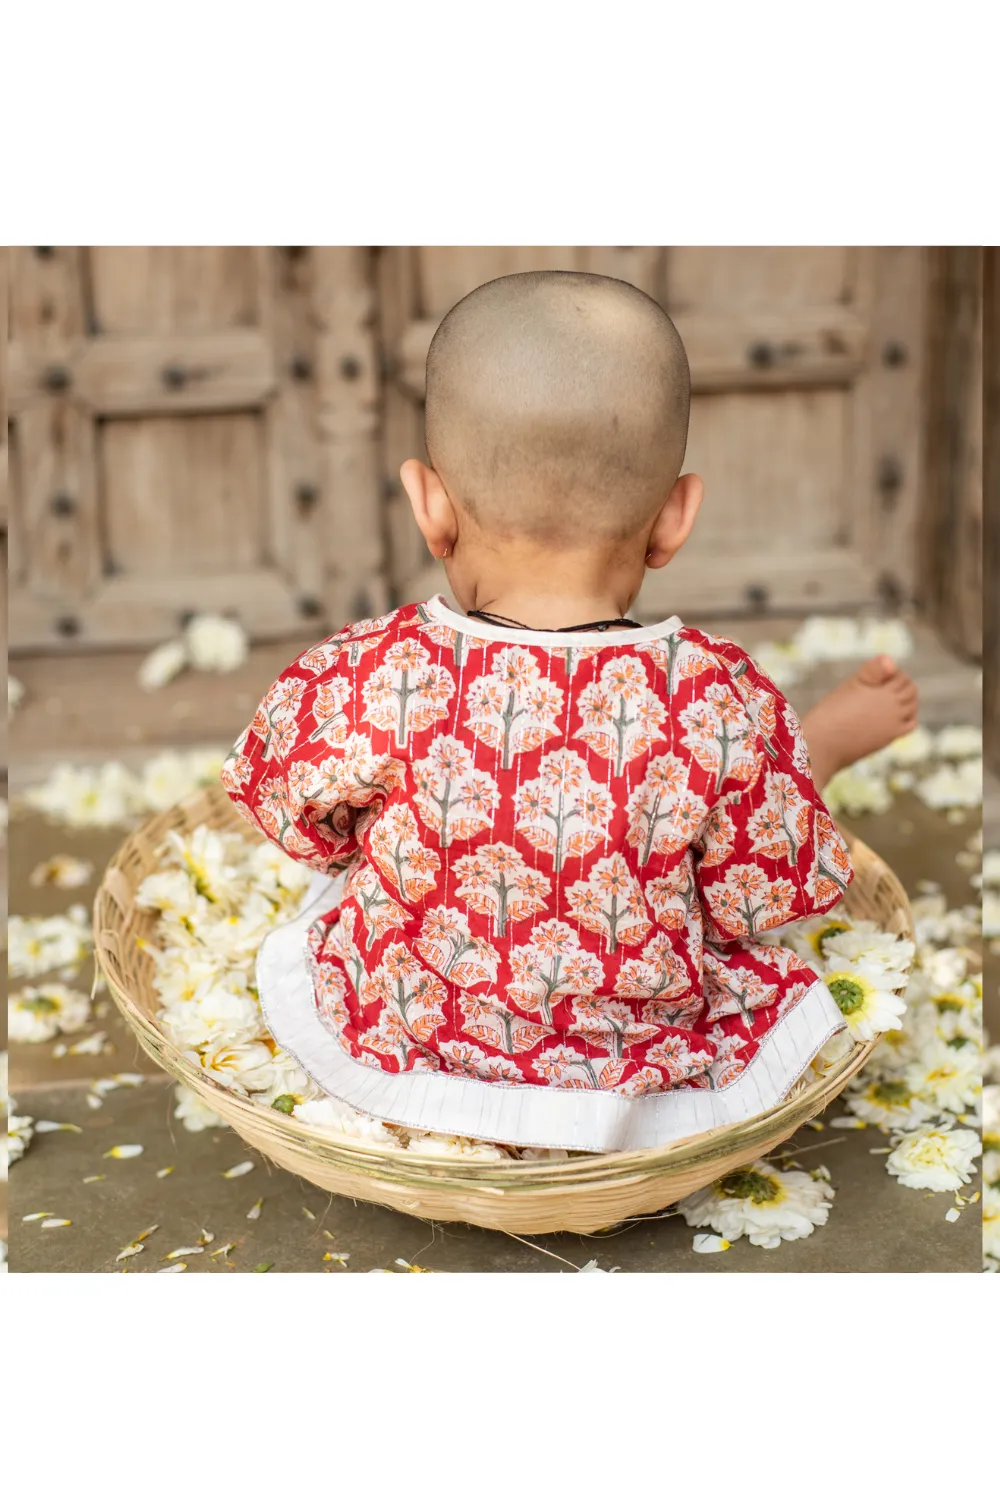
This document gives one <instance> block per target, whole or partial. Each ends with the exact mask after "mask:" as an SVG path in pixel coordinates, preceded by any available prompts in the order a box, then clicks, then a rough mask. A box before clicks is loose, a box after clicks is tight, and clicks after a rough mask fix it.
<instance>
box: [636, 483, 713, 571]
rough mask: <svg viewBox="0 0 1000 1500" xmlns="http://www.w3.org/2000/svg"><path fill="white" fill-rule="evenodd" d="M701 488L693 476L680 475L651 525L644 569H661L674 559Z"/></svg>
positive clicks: (688, 529) (698, 503)
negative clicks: (645, 567)
mask: <svg viewBox="0 0 1000 1500" xmlns="http://www.w3.org/2000/svg"><path fill="white" fill-rule="evenodd" d="M704 496H705V486H704V484H703V483H702V482H701V480H700V479H699V477H698V475H697V474H682V475H681V476H680V478H679V479H678V480H677V482H676V484H675V485H674V487H673V489H672V490H671V491H670V494H669V495H668V496H667V498H666V500H665V501H664V504H663V509H662V510H661V511H660V514H659V515H658V516H657V518H656V520H655V521H654V522H653V529H652V531H651V532H650V534H649V544H648V547H647V550H646V566H647V568H665V567H666V565H667V563H668V562H670V561H671V559H672V558H674V557H676V555H677V553H678V552H679V551H680V550H681V548H682V547H683V545H684V543H685V542H686V541H687V539H688V537H689V536H690V535H691V530H692V527H693V526H694V523H695V519H696V517H697V515H698V511H699V510H700V508H701V502H702V500H703V499H704Z"/></svg>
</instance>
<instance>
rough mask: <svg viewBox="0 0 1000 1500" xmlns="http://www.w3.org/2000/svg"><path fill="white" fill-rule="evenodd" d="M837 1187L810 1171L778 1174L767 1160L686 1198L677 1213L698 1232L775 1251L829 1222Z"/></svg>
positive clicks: (741, 1169) (729, 1174)
mask: <svg viewBox="0 0 1000 1500" xmlns="http://www.w3.org/2000/svg"><path fill="white" fill-rule="evenodd" d="M832 1198H833V1189H832V1188H831V1187H830V1185H829V1183H827V1182H826V1181H824V1180H823V1178H821V1177H812V1176H811V1175H810V1174H809V1173H808V1172H796V1171H791V1172H780V1171H778V1170H777V1169H776V1168H774V1167H772V1166H771V1165H770V1163H768V1162H766V1161H757V1162H754V1164H753V1166H750V1167H741V1168H740V1169H739V1170H738V1171H736V1172H730V1173H728V1174H727V1175H726V1176H725V1177H722V1178H720V1179H719V1181H718V1182H713V1183H712V1184H711V1186H709V1187H707V1188H702V1189H701V1190H700V1191H699V1192H697V1193H692V1194H690V1196H689V1197H687V1198H682V1199H681V1201H680V1202H679V1203H678V1205H677V1210H678V1212H679V1213H680V1214H682V1215H683V1216H684V1218H685V1220H686V1221H687V1223H688V1224H689V1225H690V1226H691V1227H692V1228H694V1229H706V1228H707V1229H714V1230H715V1232H716V1234H719V1235H721V1236H722V1238H723V1239H725V1240H729V1241H730V1242H732V1241H733V1240H738V1239H740V1238H742V1236H743V1235H746V1236H747V1237H748V1239H749V1240H750V1243H751V1245H760V1246H762V1247H763V1248H764V1249H765V1250H773V1249H775V1248H776V1247H777V1246H778V1245H780V1243H781V1241H782V1240H800V1239H804V1238H805V1237H806V1235H809V1234H812V1232H813V1230H814V1229H815V1228H816V1226H817V1225H818V1224H825V1223H826V1221H827V1218H828V1217H829V1214H830V1200H831V1199H832Z"/></svg>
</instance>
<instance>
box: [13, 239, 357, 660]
mask: <svg viewBox="0 0 1000 1500" xmlns="http://www.w3.org/2000/svg"><path fill="white" fill-rule="evenodd" d="M12 259H13V267H12V276H11V305H10V319H11V338H12V343H11V346H10V351H9V369H10V407H11V415H12V418H13V428H12V442H11V453H12V466H11V467H12V481H13V484H12V488H13V492H14V499H13V505H12V542H13V556H12V579H11V582H12V598H11V624H12V638H13V645H14V647H15V648H16V649H20V650H29V649H43V650H45V649H57V648H59V647H66V646H67V645H69V646H88V647H89V646H92V645H135V644H150V643H153V642H156V641H160V640H163V639H165V638H166V637H168V636H170V635H173V634H175V633H176V631H177V629H178V627H179V625H180V624H181V623H182V622H183V620H184V619H185V618H186V617H187V616H188V615H189V614H190V613H191V612H193V611H205V610H213V611H218V612H222V613H226V614H230V615H233V616H235V617H236V618H238V619H240V620H241V621H242V623H243V624H244V626H245V627H246V628H247V630H248V631H249V632H250V634H251V635H252V636H253V637H255V638H257V639H266V638H277V637H281V636H284V635H298V634H302V633H303V631H304V630H311V629H315V630H316V631H317V633H318V632H319V630H320V629H322V628H324V627H326V626H327V625H329V624H330V623H331V622H332V623H333V624H335V625H339V624H341V623H343V621H344V620H346V619H348V618H351V617H356V616H357V615H359V614H361V615H363V614H368V613H370V612H372V611H376V612H377V611H378V610H380V609H382V608H384V606H385V603H386V595H385V590H384V583H383V566H382V562H383V560H382V544H381V527H380V523H379V516H378V510H379V455H378V448H377V423H378V417H377V409H378V372H377V364H376V359H375V347H374V342H373V335H372V322H373V307H372V287H371V270H370V261H371V253H370V251H368V250H366V249H351V248H346V249H341V248H323V249H318V250H312V251H308V250H295V249H287V250H286V249H255V248H252V247H214V246H210V247H200V246H183V247H150V248H144V247H142V248H133V247H127V248H123V247H105V248H73V247H63V248H58V249H51V248H50V249H46V248H39V249H18V250H16V251H14V252H13V257H12Z"/></svg>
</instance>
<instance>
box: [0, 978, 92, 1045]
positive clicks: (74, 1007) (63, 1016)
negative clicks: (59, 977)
mask: <svg viewBox="0 0 1000 1500" xmlns="http://www.w3.org/2000/svg"><path fill="white" fill-rule="evenodd" d="M89 1019H90V996H89V995H85V994H84V993H83V992H82V991H81V990H71V989H67V987H66V985H64V984H43V985H39V986H38V987H37V988H32V989H25V990H21V991H19V992H18V993H17V994H16V995H11V997H10V999H9V1000H8V1002H7V1026H8V1034H9V1036H10V1039H11V1041H12V1042H48V1041H51V1040H52V1038H53V1037H54V1036H56V1035H57V1034H58V1033H59V1032H60V1031H63V1032H72V1031H80V1030H81V1028H82V1027H84V1026H86V1024H87V1022H88V1020H89Z"/></svg>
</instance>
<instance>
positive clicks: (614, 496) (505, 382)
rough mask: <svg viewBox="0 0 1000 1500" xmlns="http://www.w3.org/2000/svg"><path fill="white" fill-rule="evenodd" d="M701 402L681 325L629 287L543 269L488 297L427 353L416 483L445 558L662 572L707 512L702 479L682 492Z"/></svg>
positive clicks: (509, 281) (431, 541)
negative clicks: (573, 557)
mask: <svg viewBox="0 0 1000 1500" xmlns="http://www.w3.org/2000/svg"><path fill="white" fill-rule="evenodd" d="M690 400H691V382H690V374H689V371H688V362H687V356H686V354H685V352H684V346H683V344H682V343H681V340H680V336H679V335H678V333H677V330H676V328H675V327H674V325H673V323H672V322H671V321H670V319H669V317H668V316H667V314H666V313H665V312H664V311H663V309H662V308H661V307H659V306H658V304H657V303H655V302H654V301H653V300H652V298H650V297H647V296H646V294H645V293H644V292H640V291H639V290H638V289H637V288H636V287H634V286H630V285H629V284H628V283H627V282H624V281H615V280H612V279H611V278H610V277H606V276H591V275H585V274H583V273H578V272H574V271H529V272H525V273H523V274H520V275H515V276H503V277H500V279H499V280H497V281H490V282H487V284H486V285H485V286H481V287H478V288H477V290H476V291H474V292H471V293H470V294H469V295H468V296H467V297H464V298H463V299H462V301H461V302H459V303H457V304H456V305H455V307H453V308H452V309H451V311H450V312H449V313H448V315H447V316H446V317H445V319H444V321H443V322H442V323H441V325H440V327H439V328H438V330H437V332H436V334H435V335H434V339H433V341H432V343H431V346H430V351H429V353H428V356H427V405H426V442H427V453H428V457H429V458H430V462H431V468H430V469H428V468H426V466H424V465H422V464H418V463H416V461H414V460H410V461H408V462H407V463H406V464H404V466H403V470H402V479H403V482H404V484H405V486H406V489H407V492H408V494H409V496H410V499H411V502H412V504H413V508H414V513H415V515H416V518H417V522H418V525H420V528H421V530H422V531H423V534H424V536H425V538H426V540H427V543H428V546H429V547H430V550H431V552H432V553H433V554H434V555H435V556H438V557H442V556H456V555H458V554H459V553H460V552H461V551H463V550H466V551H468V549H470V548H479V549H482V548H486V549H487V550H491V551H493V552H494V553H495V552H509V551H511V550H513V551H514V552H517V553H518V554H519V555H521V556H524V555H528V554H530V553H538V554H544V555H549V556H554V555H560V554H568V553H573V552H579V551H581V550H586V551H590V552H594V553H599V552H601V551H604V552H606V553H607V554H608V555H609V557H610V556H615V557H621V556H623V555H625V554H627V555H629V556H631V555H633V554H634V555H636V556H637V557H638V558H639V560H640V562H641V561H642V560H643V559H644V558H645V560H646V562H647V563H648V564H649V565H651V566H657V565H662V563H664V562H666V561H668V560H669V557H670V556H672V555H673V553H674V552H676V550H677V547H678V546H680V545H681V543H682V542H683V540H684V539H685V537H686V534H687V530H689V529H690V523H691V522H692V521H693V519H694V514H693V512H694V511H696V510H697V500H698V499H700V488H701V487H700V483H699V482H698V481H694V483H695V486H696V487H697V491H698V494H697V497H696V498H695V500H694V504H693V507H692V505H691V503H690V502H691V499H692V496H691V495H689V494H686V491H688V490H690V489H691V485H690V484H689V483H686V481H691V480H693V479H694V476H685V480H684V481H680V482H679V481H678V476H679V474H680V469H681V463H682V461H683V458H684V449H685V446H686V442H687V428H688V414H689V409H690ZM678 487H679V489H680V491H681V492H682V493H681V494H678ZM689 511H690V512H691V514H690V515H689V516H688V514H687V513H688V512H689ZM664 512H666V514H664ZM680 512H683V515H682V514H680ZM661 516H662V517H663V521H662V524H660V518H661ZM685 521H686V529H684V523H685ZM671 523H672V524H671ZM681 531H683V533H684V534H683V535H681V534H680V532H681ZM661 533H662V535H661ZM450 571H451V569H449V572H450Z"/></svg>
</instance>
